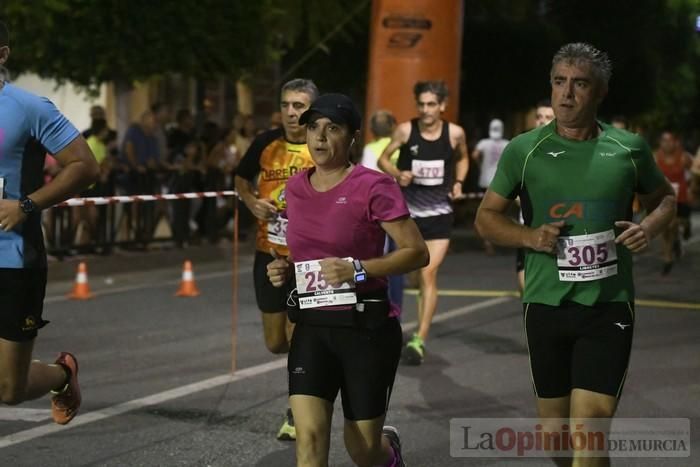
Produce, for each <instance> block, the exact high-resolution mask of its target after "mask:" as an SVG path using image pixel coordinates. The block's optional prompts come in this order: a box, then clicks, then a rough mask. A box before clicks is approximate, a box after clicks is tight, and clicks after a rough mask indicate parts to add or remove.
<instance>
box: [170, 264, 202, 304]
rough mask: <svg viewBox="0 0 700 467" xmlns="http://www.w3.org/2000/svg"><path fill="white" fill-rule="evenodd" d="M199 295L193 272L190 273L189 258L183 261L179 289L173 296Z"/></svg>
mask: <svg viewBox="0 0 700 467" xmlns="http://www.w3.org/2000/svg"><path fill="white" fill-rule="evenodd" d="M197 295H199V289H197V285H196V284H195V283H194V274H193V273H192V262H191V261H190V260H187V261H185V264H184V266H183V267H182V282H180V289H179V290H178V291H177V293H176V294H175V296H177V297H196V296H197Z"/></svg>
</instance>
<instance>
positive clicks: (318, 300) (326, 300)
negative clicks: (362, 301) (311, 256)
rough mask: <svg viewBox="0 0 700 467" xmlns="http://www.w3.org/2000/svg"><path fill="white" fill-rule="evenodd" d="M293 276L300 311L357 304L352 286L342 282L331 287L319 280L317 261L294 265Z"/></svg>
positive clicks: (319, 268) (319, 265) (318, 262)
mask: <svg viewBox="0 0 700 467" xmlns="http://www.w3.org/2000/svg"><path fill="white" fill-rule="evenodd" d="M294 275H295V276H296V282H297V293H298V294H299V308H301V309H306V308H318V307H322V306H334V305H352V304H355V303H357V295H356V294H355V286H354V284H351V283H349V282H343V283H342V284H340V286H338V287H333V286H332V285H330V284H328V283H327V282H326V281H324V280H323V279H322V278H321V263H320V261H319V260H314V261H302V262H300V263H294Z"/></svg>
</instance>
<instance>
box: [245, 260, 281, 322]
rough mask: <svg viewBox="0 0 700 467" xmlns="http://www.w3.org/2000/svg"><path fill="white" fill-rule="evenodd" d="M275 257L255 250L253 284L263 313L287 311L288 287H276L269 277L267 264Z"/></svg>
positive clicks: (259, 307)
mask: <svg viewBox="0 0 700 467" xmlns="http://www.w3.org/2000/svg"><path fill="white" fill-rule="evenodd" d="M274 259H275V258H273V257H272V255H270V254H268V253H263V252H262V251H256V252H255V261H254V263H253V284H254V286H255V300H256V301H257V302H258V309H259V310H260V311H262V312H263V313H280V312H285V313H286V312H287V288H286V287H275V286H273V285H272V283H271V282H270V279H269V278H268V277H267V265H268V264H270V263H271V262H272V260H274Z"/></svg>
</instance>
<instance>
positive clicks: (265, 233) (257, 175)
mask: <svg viewBox="0 0 700 467" xmlns="http://www.w3.org/2000/svg"><path fill="white" fill-rule="evenodd" d="M317 96H318V89H317V88H316V85H315V84H314V83H313V82H312V81H310V80H306V79H294V80H291V81H289V82H288V83H286V84H284V85H283V86H282V91H281V96H280V111H281V112H282V128H277V129H273V130H268V131H265V132H263V133H260V134H259V135H257V136H256V137H255V139H254V140H253V142H252V143H251V145H250V147H249V148H248V150H247V151H246V153H245V155H244V156H243V159H242V160H241V162H240V164H239V165H238V168H237V170H236V189H237V190H238V193H239V195H240V197H241V200H242V201H243V202H244V203H245V205H246V206H247V207H248V209H249V210H250V212H252V213H253V215H254V216H255V217H256V218H257V222H258V232H257V236H256V242H255V247H256V252H255V263H254V266H253V281H254V283H255V298H256V300H257V303H258V308H259V309H260V311H261V312H262V322H263V332H264V334H265V345H266V346H267V348H268V350H269V351H270V352H272V353H273V354H284V353H287V352H289V340H290V337H291V330H292V329H291V324H290V323H289V322H288V320H287V306H286V302H287V295H286V290H285V289H284V288H277V287H273V286H272V284H271V283H270V281H269V280H268V278H267V265H268V264H269V263H270V262H272V261H273V260H274V259H275V256H285V257H286V256H288V255H289V250H288V249H287V236H286V232H287V220H286V219H284V218H282V217H281V216H280V214H281V212H282V211H283V210H284V209H285V207H286V204H287V203H286V199H285V189H286V187H287V180H288V179H289V178H290V177H291V176H292V175H294V174H296V173H298V172H301V171H303V170H305V169H308V168H309V167H313V161H312V159H311V155H310V154H309V149H308V147H307V146H306V126H305V125H301V124H300V123H299V117H300V116H301V114H302V113H304V112H305V111H306V109H308V108H309V106H310V105H311V103H312V102H313V101H314V100H315V99H316V97H317ZM273 255H274V256H273ZM277 438H278V439H281V440H294V439H296V430H295V429H294V419H293V417H292V413H291V410H287V417H286V420H285V421H284V423H283V424H282V427H281V428H280V430H279V433H278V434H277Z"/></svg>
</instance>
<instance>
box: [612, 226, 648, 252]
mask: <svg viewBox="0 0 700 467" xmlns="http://www.w3.org/2000/svg"><path fill="white" fill-rule="evenodd" d="M615 227H621V228H623V229H625V230H624V231H623V232H622V233H621V234H620V235H618V236H617V238H615V243H617V244H620V243H622V244H623V245H624V246H626V247H627V249H628V250H629V251H631V252H632V253H639V252H640V251H644V250H645V249H646V248H647V247H648V246H649V235H648V234H647V233H646V231H645V230H644V229H643V228H642V226H641V225H639V224H635V223H634V222H629V221H617V222H615Z"/></svg>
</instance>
